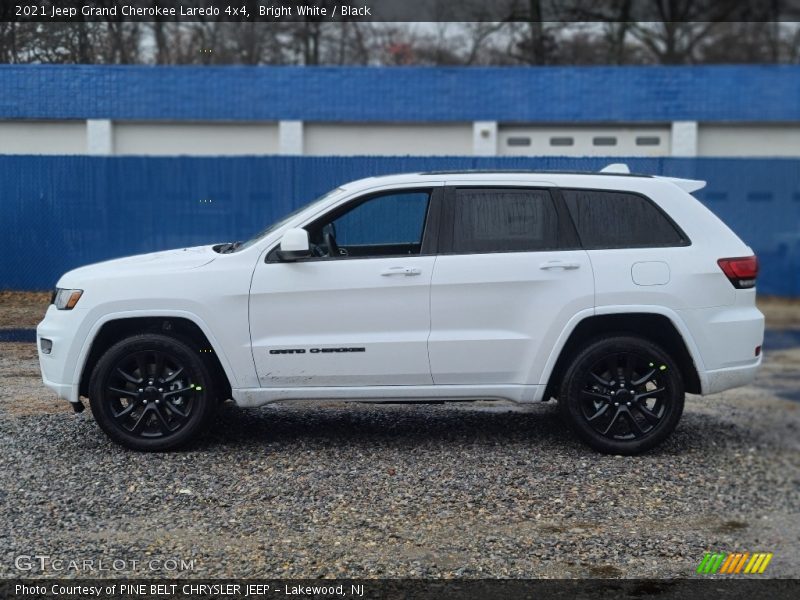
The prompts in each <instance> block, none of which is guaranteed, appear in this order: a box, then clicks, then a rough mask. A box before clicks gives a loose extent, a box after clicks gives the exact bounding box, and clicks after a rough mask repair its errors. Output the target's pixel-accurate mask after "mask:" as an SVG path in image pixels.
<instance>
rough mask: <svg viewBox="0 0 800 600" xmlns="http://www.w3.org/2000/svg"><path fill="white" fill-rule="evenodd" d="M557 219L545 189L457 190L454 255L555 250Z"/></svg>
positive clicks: (556, 243)
mask: <svg viewBox="0 0 800 600" xmlns="http://www.w3.org/2000/svg"><path fill="white" fill-rule="evenodd" d="M557 245H558V218H557V215H556V210H555V207H554V206H553V201H552V199H551V198H550V194H549V193H548V192H547V191H546V190H517V189H514V190H510V189H509V190H503V189H482V190H479V189H459V190H456V198H455V209H454V222H453V251H454V252H524V251H532V250H544V249H547V248H555V247H556V246H557Z"/></svg>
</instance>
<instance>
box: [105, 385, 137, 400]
mask: <svg viewBox="0 0 800 600" xmlns="http://www.w3.org/2000/svg"><path fill="white" fill-rule="evenodd" d="M106 389H107V390H108V391H109V392H111V393H112V394H117V395H118V396H125V397H127V398H137V397H138V396H139V394H137V393H136V392H131V391H129V390H123V389H122V388H116V387H111V386H108V387H107V388H106Z"/></svg>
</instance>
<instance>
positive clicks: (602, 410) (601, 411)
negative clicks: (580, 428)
mask: <svg viewBox="0 0 800 600" xmlns="http://www.w3.org/2000/svg"><path fill="white" fill-rule="evenodd" d="M609 406H610V405H609V404H603V406H601V407H600V408H599V409H598V410H597V412H596V413H594V414H593V415H592V416H591V417H587V418H586V420H587V421H590V422H591V421H594V420H595V419H599V418H600V417H602V416H603V415H604V414H606V413H607V412H608V410H609Z"/></svg>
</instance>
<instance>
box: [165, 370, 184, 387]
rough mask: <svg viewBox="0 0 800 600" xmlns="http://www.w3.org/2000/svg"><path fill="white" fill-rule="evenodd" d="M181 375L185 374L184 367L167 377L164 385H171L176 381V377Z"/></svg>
mask: <svg viewBox="0 0 800 600" xmlns="http://www.w3.org/2000/svg"><path fill="white" fill-rule="evenodd" d="M181 373H183V367H178V368H177V369H176V370H175V371H173V372H172V373H171V374H170V375H167V376H166V377H165V378H164V383H169V382H171V381H174V380H175V378H176V377H178V376H179V375H180V374H181Z"/></svg>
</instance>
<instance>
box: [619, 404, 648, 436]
mask: <svg viewBox="0 0 800 600" xmlns="http://www.w3.org/2000/svg"><path fill="white" fill-rule="evenodd" d="M623 414H624V415H625V420H626V421H628V423H629V424H630V425H631V427H632V428H633V429H635V430H636V432H635V433H634V435H636V436H641V435H644V433H645V431H644V429H642V426H641V425H639V421H637V420H636V417H634V416H633V413H631V411H629V410H626V411H624V413H623Z"/></svg>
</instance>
